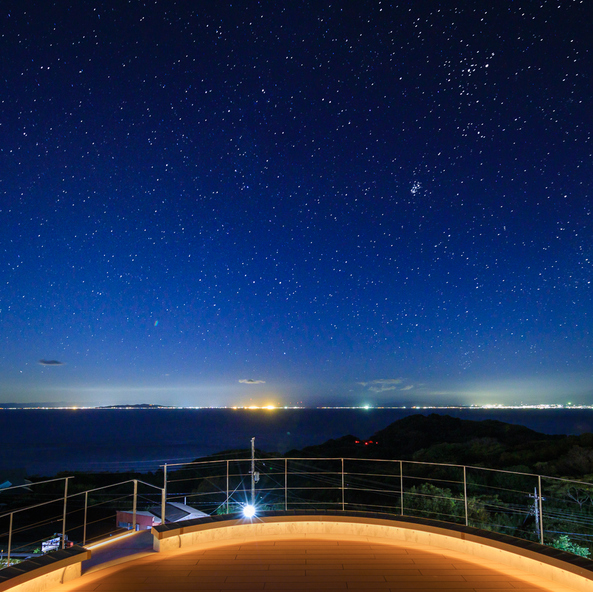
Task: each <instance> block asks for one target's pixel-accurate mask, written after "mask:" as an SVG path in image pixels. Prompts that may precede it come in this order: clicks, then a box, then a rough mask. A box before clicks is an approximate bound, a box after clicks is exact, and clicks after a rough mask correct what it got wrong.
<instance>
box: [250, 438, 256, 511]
mask: <svg viewBox="0 0 593 592" xmlns="http://www.w3.org/2000/svg"><path fill="white" fill-rule="evenodd" d="M250 473H251V505H252V506H255V436H254V437H253V438H251V471H250Z"/></svg>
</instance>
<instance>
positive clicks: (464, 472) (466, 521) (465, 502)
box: [463, 465, 469, 526]
mask: <svg viewBox="0 0 593 592" xmlns="http://www.w3.org/2000/svg"><path fill="white" fill-rule="evenodd" d="M466 468H467V467H466V466H465V465H464V467H463V503H464V505H465V525H466V526H469V513H468V511H467V471H466Z"/></svg>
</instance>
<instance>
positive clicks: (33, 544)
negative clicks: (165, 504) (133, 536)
mask: <svg viewBox="0 0 593 592" xmlns="http://www.w3.org/2000/svg"><path fill="white" fill-rule="evenodd" d="M73 479H74V477H62V478H59V479H49V480H46V481H38V482H34V483H27V484H26V485H18V486H14V487H9V488H3V489H1V490H0V495H1V496H2V497H0V499H1V500H2V501H4V503H5V504H6V505H7V506H9V507H11V509H10V511H8V512H6V513H4V514H1V515H0V567H8V566H10V565H11V563H12V562H16V561H18V560H20V559H22V558H26V557H30V556H35V555H39V554H41V553H44V552H48V551H52V550H56V549H64V548H65V547H67V546H70V545H71V544H74V543H76V544H80V545H82V546H86V545H88V544H92V543H94V542H97V541H100V540H103V539H105V538H108V537H110V536H113V535H114V534H117V533H122V532H124V531H125V530H127V529H128V528H129V527H128V526H126V527H122V526H119V525H118V524H117V523H116V515H117V512H118V511H124V512H127V513H129V514H130V515H131V517H132V518H131V520H130V524H131V525H133V526H132V527H133V528H136V525H137V523H138V522H137V512H138V507H139V504H141V505H142V507H144V506H155V505H161V504H162V499H163V496H164V490H163V488H161V487H157V486H155V485H152V484H150V483H146V482H144V481H140V480H138V479H131V480H128V481H122V482H118V483H112V484H109V485H104V486H101V487H95V488H93V489H88V490H85V491H79V492H72V491H71V489H70V492H69V485H70V486H71V483H72V480H73ZM155 490H156V492H155ZM58 491H59V494H58ZM31 501H36V503H28V502H31Z"/></svg>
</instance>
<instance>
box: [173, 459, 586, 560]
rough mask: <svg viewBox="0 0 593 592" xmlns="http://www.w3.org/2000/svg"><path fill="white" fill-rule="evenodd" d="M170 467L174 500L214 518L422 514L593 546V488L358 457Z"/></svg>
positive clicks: (489, 471)
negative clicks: (270, 513) (317, 512)
mask: <svg viewBox="0 0 593 592" xmlns="http://www.w3.org/2000/svg"><path fill="white" fill-rule="evenodd" d="M251 462H252V460H251V459H232V460H217V461H202V462H195V463H190V464H183V465H181V464H179V465H177V464H170V465H167V466H166V467H165V475H166V478H165V487H166V490H167V499H168V500H170V501H171V500H175V499H177V500H179V499H181V498H183V499H185V500H187V503H188V504H189V505H191V506H194V507H197V508H200V509H202V510H203V511H205V512H206V513H209V514H212V513H230V512H236V511H240V510H241V509H242V508H243V507H244V506H245V505H247V504H251V499H252V497H253V492H252V490H251V489H252V487H253V485H252V483H253V481H254V479H252V473H255V475H253V476H255V477H256V479H255V481H256V485H255V493H256V495H255V505H256V506H258V507H259V508H260V509H261V510H264V511H265V510H284V511H288V510H307V509H333V510H338V511H344V512H347V511H366V512H368V511H371V512H377V513H388V514H394V515H407V516H418V517H424V518H431V519H436V520H441V521H444V522H450V523H456V524H465V525H466V526H473V527H476V528H481V529H484V530H490V531H496V532H499V533H503V534H510V535H513V536H517V537H520V538H523V539H527V540H533V541H537V542H540V543H541V544H547V545H556V544H558V539H559V538H560V537H569V539H570V541H572V543H573V546H582V547H583V550H584V551H583V552H586V550H587V549H588V550H589V551H590V550H591V549H592V548H593V484H591V483H587V482H582V481H571V480H566V479H559V478H555V477H545V476H542V475H537V474H533V473H524V472H518V471H505V470H498V469H488V468H484V467H473V466H463V465H452V464H437V463H425V462H415V461H403V460H377V459H364V460H363V459H357V458H259V459H256V465H255V468H254V469H253V470H252V468H251Z"/></svg>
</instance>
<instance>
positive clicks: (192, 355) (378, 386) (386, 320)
mask: <svg viewBox="0 0 593 592" xmlns="http://www.w3.org/2000/svg"><path fill="white" fill-rule="evenodd" d="M592 22H593V8H592V7H591V5H590V3H589V2H587V1H578V0H556V1H554V2H552V1H547V0H540V1H537V2H535V1H531V0H524V1H523V2H518V1H510V0H490V1H483V2H482V1H473V2H469V1H455V2H453V1H446V0H444V1H441V2H436V1H435V2H432V1H430V2H429V1H420V0H416V1H407V2H381V1H377V0H373V1H365V0H357V1H353V0H352V1H337V2H317V1H306V0H292V1H286V0H277V1H274V2H256V1H253V0H240V1H237V2H235V1H233V2H230V1H228V0H221V1H216V2H213V1H202V2H190V1H181V0H177V1H175V0H168V1H160V0H147V1H144V2H142V1H135V0H128V1H124V0H117V1H115V0H106V1H103V2H91V1H89V0H76V1H74V0H70V1H69V2H68V1H57V2H32V1H28V0H19V1H12V0H7V1H4V2H2V5H1V6H0V23H1V25H0V47H1V54H2V56H3V60H2V62H3V63H2V68H1V76H0V84H1V88H2V90H1V93H0V228H1V229H2V230H1V233H0V252H1V259H0V399H1V401H2V402H11V401H17V402H25V401H29V402H31V401H35V402H48V403H52V402H53V403H56V402H69V403H72V404H97V405H112V404H121V403H159V404H164V405H180V406H182V405H187V406H202V405H205V406H225V405H249V404H254V405H264V404H276V405H289V404H292V405H296V404H303V405H363V404H371V405H402V404H437V405H446V404H485V403H498V404H519V403H541V402H543V403H566V402H568V401H572V402H574V403H584V404H593V368H592V345H593V338H592V330H593V306H592V304H593V303H592V295H593V286H592V284H591V279H592V272H593V215H592V207H593V206H592V200H591V188H592V184H593V159H592V152H593V139H592V135H591V134H592V130H593V107H592V105H591V97H592V96H593V84H592V73H593V60H592V57H593V55H592V44H593V41H592V40H593V27H592V25H591V23H592Z"/></svg>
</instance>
